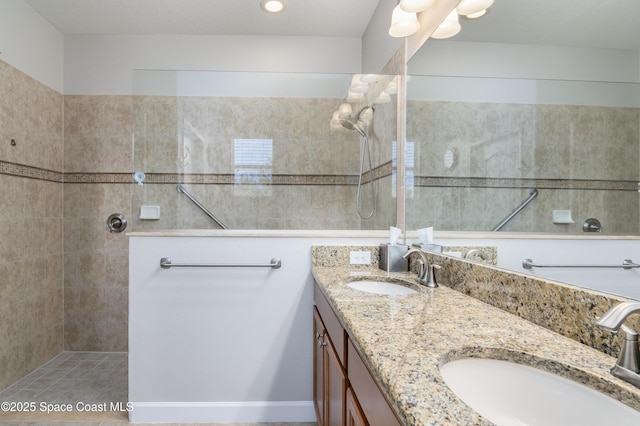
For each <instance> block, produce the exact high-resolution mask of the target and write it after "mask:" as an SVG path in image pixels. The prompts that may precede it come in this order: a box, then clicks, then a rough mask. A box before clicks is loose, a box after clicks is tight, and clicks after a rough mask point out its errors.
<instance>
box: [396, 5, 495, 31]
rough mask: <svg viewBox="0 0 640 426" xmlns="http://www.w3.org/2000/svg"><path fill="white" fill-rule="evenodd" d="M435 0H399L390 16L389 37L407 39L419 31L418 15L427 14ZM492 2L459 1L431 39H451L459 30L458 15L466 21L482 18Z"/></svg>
mask: <svg viewBox="0 0 640 426" xmlns="http://www.w3.org/2000/svg"><path fill="white" fill-rule="evenodd" d="M435 2H436V0H400V1H399V2H398V4H397V5H396V7H395V8H394V9H393V13H392V15H391V27H390V28H389V35H390V36H391V37H408V36H410V35H412V34H415V33H416V32H418V30H419V29H420V21H418V15H417V14H418V13H428V11H429V8H430V7H431V6H433V4H434V3H435ZM493 2H494V0H461V1H460V3H459V4H458V6H456V8H455V9H454V10H453V11H451V13H450V14H449V15H448V16H447V18H446V19H445V20H444V22H442V24H440V26H439V27H438V28H436V30H435V31H434V32H433V34H432V35H431V37H432V38H436V39H443V38H449V37H453V36H454V35H456V34H458V33H459V32H460V30H461V27H460V21H459V19H458V15H460V16H464V17H465V18H468V19H475V18H479V17H481V16H484V15H485V14H486V13H487V9H488V8H489V7H491V5H492V4H493Z"/></svg>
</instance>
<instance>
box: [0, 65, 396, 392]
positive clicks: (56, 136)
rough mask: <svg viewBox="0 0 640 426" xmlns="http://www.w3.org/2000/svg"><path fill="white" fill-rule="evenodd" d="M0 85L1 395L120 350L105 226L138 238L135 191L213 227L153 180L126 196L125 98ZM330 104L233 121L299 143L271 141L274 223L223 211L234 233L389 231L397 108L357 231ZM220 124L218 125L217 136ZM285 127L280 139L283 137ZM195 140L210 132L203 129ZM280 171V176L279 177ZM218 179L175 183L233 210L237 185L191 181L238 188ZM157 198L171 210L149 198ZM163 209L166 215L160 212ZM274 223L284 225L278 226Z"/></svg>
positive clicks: (115, 243) (250, 212)
mask: <svg viewBox="0 0 640 426" xmlns="http://www.w3.org/2000/svg"><path fill="white" fill-rule="evenodd" d="M0 77H1V78H0V93H1V94H2V96H0V108H1V110H0V112H1V114H0V135H1V139H0V184H2V191H3V195H2V197H1V198H0V217H1V218H2V219H3V220H4V222H5V224H7V226H4V227H2V228H1V230H0V235H2V237H1V239H0V279H1V281H0V342H1V343H2V344H1V345H0V388H4V387H6V386H8V385H9V384H11V383H13V382H14V381H15V380H17V379H19V378H20V377H22V376H24V375H25V374H27V373H28V372H29V371H31V370H33V369H34V368H36V367H38V366H39V365H41V364H42V363H44V362H46V361H47V360H49V359H50V358H51V357H53V356H54V355H56V354H57V353H59V352H60V351H62V350H63V349H64V350H82V351H126V350H127V338H128V337H127V316H128V306H127V304H128V288H127V281H128V241H127V237H126V235H124V234H111V233H109V232H108V230H107V226H106V218H107V217H108V216H109V215H110V214H111V213H116V212H119V213H124V214H125V215H126V216H127V217H128V218H129V219H130V220H131V223H133V225H134V226H133V227H135V226H136V220H137V219H136V216H137V213H138V212H137V211H132V208H131V205H132V198H134V195H136V196H138V195H139V194H136V193H134V192H133V191H138V190H140V189H144V190H145V191H148V192H145V194H146V195H145V197H150V199H145V202H147V201H149V202H153V203H156V202H158V203H159V204H160V203H161V204H163V208H164V209H165V211H164V212H165V213H166V212H167V211H170V210H171V203H174V205H175V206H178V205H180V208H181V209H183V210H182V211H181V217H182V219H181V220H182V221H183V225H185V226H184V227H193V228H198V227H209V225H210V224H209V223H208V221H207V220H206V218H204V219H203V218H202V217H201V215H200V212H199V211H198V210H194V208H193V206H192V205H191V204H190V203H189V202H188V200H185V199H182V198H180V197H179V194H178V193H177V192H176V191H175V183H173V182H172V183H162V184H160V183H152V182H153V174H154V172H155V171H152V173H151V177H150V182H151V183H150V182H148V183H147V184H145V185H144V186H143V187H139V186H137V185H134V184H132V172H133V171H134V170H135V169H134V159H133V142H132V137H131V135H132V134H133V130H134V125H133V118H132V117H133V116H134V114H133V101H132V98H131V97H130V96H74V95H67V96H62V95H61V94H59V93H56V92H55V91H53V90H51V89H49V88H47V87H45V86H44V85H42V84H41V83H39V82H37V81H35V80H33V79H32V78H30V77H28V76H26V75H25V74H23V73H21V72H20V71H18V70H16V69H15V68H13V67H11V66H9V65H7V64H5V63H3V62H0ZM190 101H193V102H198V100H197V99H191V100H190ZM206 102H208V103H210V102H213V101H212V100H211V99H207V100H206ZM255 102H256V101H255V100H252V101H251V102H247V103H246V104H245V106H246V105H249V104H253V105H254V106H255ZM269 102H271V101H269ZM278 102H282V101H278ZM332 102H333V103H332V104H331V105H328V104H327V105H322V101H314V100H311V101H310V102H307V103H308V105H307V106H310V107H311V108H312V109H313V108H317V110H316V111H315V112H314V111H310V110H308V109H307V110H304V108H302V109H298V107H299V105H298V106H296V105H293V106H291V109H290V110H287V109H286V108H284V107H283V108H284V109H282V108H281V109H278V108H276V111H278V112H279V113H282V114H284V115H283V116H281V117H279V118H276V119H273V117H271V118H272V119H271V120H270V121H269V120H268V119H267V120H265V117H262V119H261V120H259V119H258V118H259V117H260V116H261V114H265V108H266V110H268V109H269V108H271V107H273V105H266V106H265V105H260V108H256V109H255V112H256V114H257V116H256V117H258V118H256V117H254V119H253V124H252V125H251V126H253V127H251V126H249V125H248V124H247V123H248V122H249V121H247V120H251V117H247V115H246V111H242V113H240V114H238V116H240V117H241V118H242V119H244V124H243V122H239V124H238V126H239V127H238V128H240V129H242V128H245V129H249V130H251V132H250V136H251V137H255V134H256V133H254V131H256V132H257V131H258V130H260V126H261V125H260V124H255V123H257V122H261V123H262V125H264V124H265V123H267V124H269V125H270V126H271V127H272V128H271V130H269V129H267V130H268V132H271V133H273V132H274V131H280V132H291V129H292V128H294V127H295V126H299V127H300V131H299V133H298V134H286V135H284V136H285V137H281V138H279V139H278V144H277V145H276V147H275V149H276V150H277V153H278V155H279V157H277V160H278V161H284V162H285V163H280V164H276V165H275V167H280V168H278V169H277V171H278V174H280V176H279V177H277V178H278V179H284V184H280V185H273V187H272V190H273V191H274V194H275V195H274V196H273V197H272V198H271V200H273V205H272V206H271V208H273V209H274V210H273V211H271V212H270V213H269V214H267V215H266V214H265V212H267V211H268V209H265V207H269V206H266V205H261V204H256V203H255V201H256V200H251V197H244V198H241V199H239V197H238V196H236V197H235V198H236V201H233V202H231V203H230V204H228V205H227V206H226V208H227V209H228V210H226V212H228V215H229V216H228V217H229V218H230V219H229V221H230V226H233V227H239V228H241V227H244V228H272V229H279V228H287V229H305V228H306V229H323V228H325V229H333V228H340V227H342V228H345V229H358V228H363V229H364V228H372V229H377V228H380V227H383V228H386V227H388V226H389V225H392V224H395V202H394V199H393V194H392V192H393V190H392V165H391V147H390V145H391V144H390V141H392V140H395V135H394V132H395V112H396V110H395V102H391V103H389V104H385V106H381V107H380V108H379V109H378V110H377V111H376V118H375V119H374V121H373V125H372V126H373V128H372V129H371V131H370V135H371V143H372V154H373V160H374V168H376V171H375V179H376V185H377V187H378V190H379V191H380V195H379V197H380V198H379V201H378V207H377V213H376V216H375V218H376V220H373V221H364V222H363V221H361V220H360V219H348V218H349V217H350V218H355V217H357V214H356V213H355V206H354V203H355V184H354V183H355V182H354V177H355V176H357V171H358V160H359V154H360V152H359V147H360V140H359V137H358V135H357V133H356V132H354V131H348V130H344V129H338V130H329V120H330V118H331V113H332V111H333V108H335V107H336V105H337V104H336V102H338V103H339V102H340V101H339V100H333V101H332ZM294 107H295V108H294ZM325 107H328V109H327V110H326V111H325V109H326V108H325ZM210 118H211V116H209V118H206V119H210ZM267 118H268V117H267ZM239 120H240V119H239ZM194 123H195V122H194ZM228 124H229V122H228V121H225V122H223V123H222V127H221V128H219V129H218V130H220V129H224V126H227V125H228ZM285 125H288V126H289V127H288V130H286V129H284V130H283V126H285ZM256 126H257V127H256ZM194 128H195V129H198V130H199V131H206V126H204V125H199V124H198V125H197V126H194ZM213 133H214V135H216V137H219V135H218V133H216V132H213ZM230 135H232V134H231V133H229V135H227V136H229V137H231V136H230ZM281 136H282V135H281ZM12 139H13V140H15V144H12V143H11V140H12ZM63 140H64V143H63ZM170 140H171V143H173V144H174V145H173V146H172V147H167V150H169V152H164V151H162V150H157V149H156V148H157V147H158V146H157V145H156V146H155V147H154V151H153V152H154V153H155V155H158V154H161V155H160V157H163V156H164V155H165V154H169V155H171V158H172V159H173V161H176V160H177V159H178V154H179V153H178V152H171V150H172V149H174V150H175V149H176V146H177V145H175V143H176V140H177V136H176V133H172V134H171V136H170ZM228 140H229V139H228V138H227V139H225V141H226V142H225V143H228ZM153 143H154V144H157V143H158V139H153ZM211 154H212V156H211V157H205V158H201V159H203V160H205V161H204V163H203V164H204V165H205V166H206V167H209V166H210V165H211V164H210V161H213V162H214V164H216V165H217V166H219V165H220V164H219V163H215V161H219V158H218V157H219V156H225V155H227V157H222V158H227V159H228V153H225V151H224V150H223V151H220V152H213V153H211ZM285 164H286V165H287V166H288V167H282V166H284V165H285ZM217 166H216V167H215V168H213V169H194V168H192V169H187V170H182V172H189V173H188V174H189V175H190V176H191V179H192V181H191V183H190V184H189V189H190V190H192V191H193V192H194V194H196V195H198V196H203V199H204V200H205V201H209V200H208V199H207V194H212V195H213V196H214V197H215V198H214V199H212V200H211V203H212V205H214V206H217V200H218V199H219V198H217V197H219V196H220V194H222V195H226V196H225V197H222V198H223V199H226V200H233V198H234V185H233V184H231V185H229V184H228V183H221V184H217V185H216V184H213V185H212V184H210V183H209V182H208V181H207V182H205V183H206V185H196V184H193V180H196V181H197V179H205V180H210V179H217V178H218V177H217V176H215V173H213V175H212V173H211V172H212V171H214V172H219V171H220V170H222V174H227V175H230V176H232V175H233V169H232V168H230V167H232V165H230V164H227V165H225V167H224V168H217ZM323 168H324V170H325V172H324V173H322V172H321V171H322V170H323ZM162 171H166V170H162ZM192 172H193V173H192ZM186 175H187V173H185V174H181V175H180V176H181V178H183V177H184V176H186ZM156 177H157V176H156ZM161 177H162V176H161ZM164 177H166V176H164ZM164 177H162V178H164ZM169 179H172V178H169ZM339 179H346V180H347V182H346V184H345V185H339V184H336V182H337V181H338V180H339ZM163 192H166V194H164V195H165V196H166V197H167V198H166V199H164V198H162V197H160V198H156V197H155V196H154V193H163ZM236 195H237V194H236ZM365 197H366V195H365ZM167 199H169V200H170V202H166V203H165V201H166V200H167ZM252 201H253V202H252ZM214 202H215V203H214ZM227 202H228V201H227ZM222 211H223V212H225V210H222ZM269 215H270V216H269ZM279 215H281V216H286V217H288V220H287V221H282V220H280V219H281V217H280V216H279ZM243 217H244V218H245V219H246V221H245V222H242V220H241V219H242V218H243ZM256 218H263V219H264V220H263V221H260V220H257V219H256ZM345 218H347V219H345ZM338 220H341V222H338ZM137 225H141V223H140V222H139V221H138V222H137ZM172 226H173V224H171V226H167V227H169V228H171V227H172ZM129 229H131V228H129ZM138 229H141V226H140V227H138Z"/></svg>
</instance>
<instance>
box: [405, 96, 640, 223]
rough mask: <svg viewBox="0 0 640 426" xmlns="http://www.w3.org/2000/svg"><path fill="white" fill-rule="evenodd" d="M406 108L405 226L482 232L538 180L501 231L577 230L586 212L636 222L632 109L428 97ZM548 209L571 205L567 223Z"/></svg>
mask: <svg viewBox="0 0 640 426" xmlns="http://www.w3.org/2000/svg"><path fill="white" fill-rule="evenodd" d="M407 108H408V117H409V120H408V129H407V140H408V141H410V143H414V144H415V145H414V146H415V165H414V170H413V172H414V174H415V176H416V178H415V186H414V188H413V190H412V191H411V192H410V193H408V196H407V223H408V224H410V225H412V226H409V228H411V227H413V228H414V229H415V228H421V227H424V226H435V228H436V229H440V230H454V231H460V230H462V231H464V230H466V231H490V230H491V229H493V227H494V226H495V225H497V224H498V223H499V222H500V221H501V220H502V219H503V218H504V217H505V216H507V215H508V214H509V213H510V212H511V211H512V210H513V209H514V208H516V207H517V206H518V205H519V204H520V203H521V202H522V201H524V200H525V199H526V198H527V197H528V196H529V191H530V188H537V189H538V190H539V195H538V197H537V198H536V199H535V200H534V201H533V202H532V203H531V204H530V205H529V206H527V207H526V208H525V209H524V210H523V211H522V212H521V213H520V214H519V215H518V216H517V217H515V218H514V219H513V220H512V222H510V223H509V224H508V225H507V226H506V227H505V228H504V230H505V231H519V232H552V233H580V232H582V222H583V221H584V220H585V219H587V218H590V217H595V218H598V219H599V220H600V221H601V222H602V226H603V229H604V231H605V232H616V233H626V234H629V233H637V232H638V231H639V229H640V218H639V216H638V203H639V200H638V191H637V188H638V187H637V185H638V180H639V179H640V175H639V164H640V109H639V108H618V107H599V106H573V105H526V104H494V103H471V102H434V101H410V102H409V103H408V106H407ZM447 150H450V151H451V152H452V153H453V164H452V165H451V166H450V167H449V168H447V167H446V166H445V161H444V157H445V153H446V151H447ZM553 210H571V211H572V217H573V220H574V221H575V223H567V224H557V223H553Z"/></svg>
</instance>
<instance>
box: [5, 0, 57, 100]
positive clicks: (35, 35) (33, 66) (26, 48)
mask: <svg viewBox="0 0 640 426" xmlns="http://www.w3.org/2000/svg"><path fill="white" fill-rule="evenodd" d="M63 46H64V37H63V35H62V33H60V32H59V31H58V30H57V29H56V28H54V27H53V26H52V25H51V24H49V23H48V22H47V21H45V20H44V19H43V18H42V17H41V16H40V15H39V14H37V13H36V12H35V11H34V10H33V9H32V8H31V7H30V6H29V5H27V4H26V3H25V2H24V1H22V0H2V1H0V60H3V61H4V62H6V63H8V64H9V65H11V66H13V67H15V68H17V69H19V70H20V71H22V72H24V73H25V74H27V75H29V76H31V77H33V78H35V79H36V80H38V81H39V82H41V83H43V84H45V85H47V86H49V87H50V88H52V89H54V90H56V91H58V92H60V93H62V87H63V77H62V76H63V66H62V63H63V62H62V58H63Z"/></svg>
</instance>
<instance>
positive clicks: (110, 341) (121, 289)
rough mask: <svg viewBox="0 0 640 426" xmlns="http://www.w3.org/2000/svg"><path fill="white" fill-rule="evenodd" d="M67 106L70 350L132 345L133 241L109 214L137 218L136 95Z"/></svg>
mask: <svg viewBox="0 0 640 426" xmlns="http://www.w3.org/2000/svg"><path fill="white" fill-rule="evenodd" d="M64 112H65V117H64V140H65V142H64V145H65V147H64V154H65V184H64V222H65V239H64V254H65V256H64V271H65V274H64V289H65V310H64V315H65V328H64V342H65V350H71V351H76V350H80V351H126V350H127V327H128V324H127V317H128V262H129V249H128V240H127V237H126V235H125V234H111V233H109V231H108V230H107V222H106V220H107V217H108V216H109V215H110V214H112V213H123V214H124V215H126V216H127V217H131V184H129V183H128V182H129V181H130V179H131V178H130V176H131V170H132V169H133V165H132V164H133V159H132V158H133V154H132V147H131V129H132V125H131V122H132V120H131V97H129V96H65V98H64ZM119 176H123V177H125V176H126V178H124V179H117V178H118V177H119ZM121 181H122V183H120V182H121ZM125 182H127V183H125Z"/></svg>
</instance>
